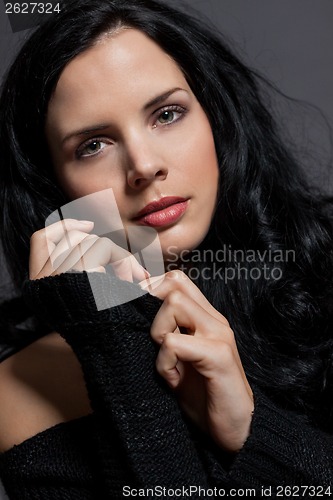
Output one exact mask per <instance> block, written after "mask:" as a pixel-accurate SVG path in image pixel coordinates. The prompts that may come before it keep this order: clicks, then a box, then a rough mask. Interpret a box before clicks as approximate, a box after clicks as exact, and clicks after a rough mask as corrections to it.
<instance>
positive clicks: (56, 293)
mask: <svg viewBox="0 0 333 500" xmlns="http://www.w3.org/2000/svg"><path fill="white" fill-rule="evenodd" d="M89 277H90V279H92V278H93V279H94V280H97V281H96V283H97V284H98V289H99V291H100V294H101V297H103V296H110V291H112V290H114V289H115V287H116V286H117V287H118V290H119V287H121V288H122V297H123V296H124V294H125V293H126V291H128V292H129V293H130V294H131V297H133V293H136V295H137V298H136V299H135V300H132V301H131V302H128V303H125V304H123V305H121V306H115V307H112V308H109V309H105V310H102V311H97V308H96V305H95V299H94V297H93V294H92V291H91V287H90V284H89V280H88V276H87V274H86V273H77V274H71V273H66V274H62V275H59V276H55V277H48V278H43V279H40V280H36V281H29V280H28V281H26V282H25V284H24V287H23V294H24V296H25V298H26V301H27V302H28V304H29V305H30V307H31V309H32V310H33V311H34V312H35V314H36V315H37V316H38V317H39V318H40V319H41V320H42V321H44V322H45V323H47V324H48V325H50V326H51V327H52V328H53V329H54V330H56V331H58V332H59V333H60V334H61V335H62V336H63V337H64V338H65V340H66V341H67V342H68V343H69V345H70V346H71V347H72V349H73V351H74V352H75V354H76V356H77V357H78V359H79V361H80V363H81V366H82V370H83V374H84V378H85V382H86V386H87V390H88V394H89V398H90V401H91V406H92V409H93V413H92V414H91V415H87V416H84V417H82V418H79V419H76V420H73V421H71V422H66V423H61V424H58V425H56V426H54V427H52V428H51V429H48V430H46V431H43V432H41V433H39V434H37V435H36V436H34V437H32V438H30V439H27V440H26V441H24V442H23V443H21V444H20V445H18V446H14V447H13V448H11V449H10V450H8V451H6V452H5V453H2V454H0V477H1V479H2V481H3V484H4V486H5V489H6V491H7V493H8V495H9V498H10V499H20V500H24V499H29V500H30V499H31V500H37V499H42V500H53V499H59V500H65V499H73V500H74V499H80V500H88V499H96V500H101V499H118V498H126V496H130V495H131V496H135V494H137V496H146V497H149V498H168V499H169V498H170V499H171V498H192V499H199V498H201V499H202V498H211V497H212V495H213V494H214V496H215V497H217V498H218V497H219V494H220V496H223V492H224V491H225V492H228V491H229V492H234V490H235V491H238V493H239V491H241V490H245V489H249V490H252V489H254V490H256V496H261V493H262V488H264V489H265V488H266V490H265V491H266V495H267V494H268V493H269V492H270V495H269V496H274V495H275V494H279V493H280V494H279V496H280V497H281V498H287V497H288V498H290V496H292V495H290V494H288V488H287V490H286V489H283V487H285V486H287V487H294V490H292V491H294V494H296V493H297V488H299V487H306V486H311V487H312V489H310V488H308V489H305V488H303V489H300V488H299V491H298V496H300V497H303V498H310V497H313V496H314V493H315V494H319V496H323V497H326V498H329V497H330V494H331V495H333V438H332V436H330V435H327V434H325V433H323V432H322V431H320V430H319V429H316V428H314V427H313V426H311V425H310V424H309V423H308V421H307V419H306V417H304V416H302V415H298V414H296V413H295V412H290V411H287V410H285V409H283V408H280V407H278V406H277V405H276V404H275V403H274V402H273V401H272V400H271V399H270V398H268V397H267V395H265V394H264V393H263V392H262V391H261V390H260V389H259V388H257V387H253V392H254V400H255V410H254V414H253V420H252V425H251V433H250V436H249V437H248V439H247V441H246V443H245V444H244V446H243V448H242V449H241V450H240V451H239V452H238V453H237V454H236V455H235V456H232V457H231V456H230V455H228V454H227V453H225V452H224V451H223V450H222V449H220V448H219V447H218V446H217V445H216V444H215V443H214V442H213V441H212V440H211V439H210V438H209V437H208V436H207V435H205V434H203V433H201V432H200V431H198V430H197V429H196V428H195V427H194V426H193V425H192V424H191V423H190V422H189V421H188V420H187V418H186V417H184V415H183V414H182V412H181V411H180V409H179V406H178V404H177V401H176V399H175V397H174V394H173V393H172V391H171V390H169V389H168V387H167V386H166V384H165V383H164V381H163V379H162V378H161V377H160V376H159V375H158V374H157V372H156V370H155V359H156V354H157V350H158V346H156V345H155V344H154V342H153V341H152V340H151V337H150V333H149V332H150V325H151V323H152V321H153V318H154V316H155V315H156V312H157V311H158V309H159V307H160V305H161V301H160V300H159V299H157V298H155V297H152V296H151V295H149V294H146V295H143V292H142V291H141V289H140V287H139V286H137V285H135V284H131V283H127V282H123V281H120V280H118V279H116V278H114V277H111V276H109V275H104V274H98V273H92V274H91V275H89ZM95 289H96V287H95ZM279 487H280V488H279ZM148 488H150V490H148ZM200 488H201V489H200ZM214 488H216V489H215V490H214ZM267 488H271V490H267ZM240 489H241V490H240ZM295 492H296V493H295ZM320 493H321V495H320ZM243 496H254V492H252V493H247V494H246V495H245V494H243Z"/></svg>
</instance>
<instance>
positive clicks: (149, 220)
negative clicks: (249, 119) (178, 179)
mask: <svg viewBox="0 0 333 500" xmlns="http://www.w3.org/2000/svg"><path fill="white" fill-rule="evenodd" d="M187 205H188V199H186V198H180V197H178V196H166V197H165V198H161V199H160V200H158V201H153V202H151V203H148V205H146V206H145V207H144V208H143V209H142V210H140V212H138V214H137V215H136V216H135V217H134V220H135V221H136V222H137V223H139V224H142V225H145V226H151V227H162V226H166V225H170V224H173V223H174V222H176V221H177V220H178V219H180V217H181V216H182V215H183V214H184V213H185V211H186V209H187Z"/></svg>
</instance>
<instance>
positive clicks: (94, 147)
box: [84, 141, 102, 154]
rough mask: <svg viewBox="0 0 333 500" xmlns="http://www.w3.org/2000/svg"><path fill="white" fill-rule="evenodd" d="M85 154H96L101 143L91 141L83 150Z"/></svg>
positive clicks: (100, 147)
mask: <svg viewBox="0 0 333 500" xmlns="http://www.w3.org/2000/svg"><path fill="white" fill-rule="evenodd" d="M84 149H85V152H86V153H88V154H94V153H97V152H98V151H99V150H100V149H102V146H101V141H92V142H90V143H89V144H87V146H86V147H85V148H84Z"/></svg>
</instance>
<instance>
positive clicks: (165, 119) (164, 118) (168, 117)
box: [158, 111, 175, 123]
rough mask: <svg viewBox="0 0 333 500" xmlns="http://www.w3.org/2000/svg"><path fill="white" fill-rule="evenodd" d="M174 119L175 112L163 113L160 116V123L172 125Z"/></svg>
mask: <svg viewBox="0 0 333 500" xmlns="http://www.w3.org/2000/svg"><path fill="white" fill-rule="evenodd" d="M174 118H175V113H174V111H163V113H161V115H160V116H159V118H158V121H159V122H160V123H170V122H173V120H174Z"/></svg>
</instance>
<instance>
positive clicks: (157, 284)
mask: <svg viewBox="0 0 333 500" xmlns="http://www.w3.org/2000/svg"><path fill="white" fill-rule="evenodd" d="M139 284H140V286H141V288H142V289H143V290H148V291H149V293H150V294H151V295H154V296H156V297H159V298H160V299H162V300H164V299H165V298H166V297H167V295H168V294H169V293H170V292H171V291H174V290H180V291H182V292H184V293H186V294H187V295H188V296H189V297H190V298H192V299H193V300H194V301H195V302H196V303H197V304H199V305H200V306H201V307H202V308H203V309H205V310H206V311H207V312H208V313H209V314H211V315H212V316H214V317H215V318H216V319H218V320H219V321H222V322H223V323H225V324H226V325H229V323H228V320H227V319H226V318H225V317H224V316H223V315H222V314H220V313H219V312H218V311H217V310H216V309H215V308H214V307H213V306H212V305H211V304H210V302H209V301H208V300H207V299H206V297H205V296H204V295H203V293H202V292H201V290H200V289H199V288H198V287H197V286H196V285H195V284H194V283H193V282H192V281H191V280H190V278H189V277H188V276H187V275H186V274H185V273H183V272H182V271H179V270H175V271H170V272H168V273H166V274H165V275H162V276H156V277H153V278H150V279H148V280H145V281H143V282H141V283H139Z"/></svg>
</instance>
